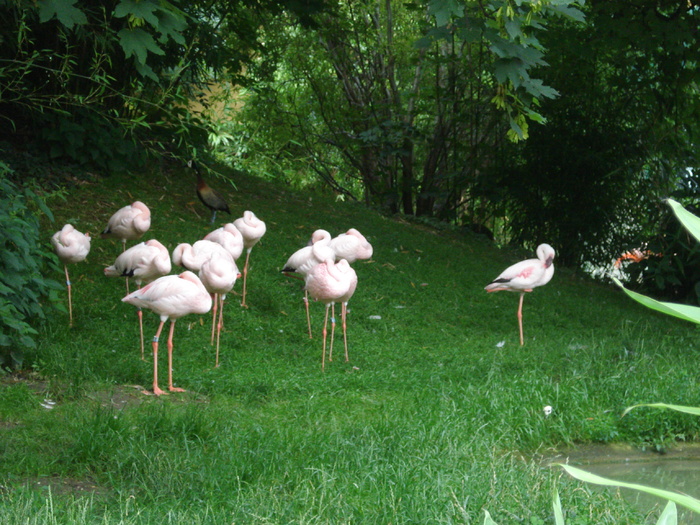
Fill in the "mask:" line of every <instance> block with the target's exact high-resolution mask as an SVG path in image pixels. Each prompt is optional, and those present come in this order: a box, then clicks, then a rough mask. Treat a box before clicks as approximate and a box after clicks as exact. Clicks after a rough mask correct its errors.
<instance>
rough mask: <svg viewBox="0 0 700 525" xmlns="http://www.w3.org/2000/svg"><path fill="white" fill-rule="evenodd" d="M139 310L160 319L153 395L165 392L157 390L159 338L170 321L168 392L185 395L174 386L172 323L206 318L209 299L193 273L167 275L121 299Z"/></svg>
mask: <svg viewBox="0 0 700 525" xmlns="http://www.w3.org/2000/svg"><path fill="white" fill-rule="evenodd" d="M122 301H124V302H125V303H129V304H133V305H134V306H137V307H139V308H148V309H149V310H152V311H154V312H155V313H156V314H158V315H159V316H160V325H159V326H158V331H157V332H156V335H155V336H154V337H153V393H154V394H155V395H157V396H159V395H161V394H164V393H165V392H164V391H163V390H161V389H160V388H158V338H159V337H160V333H161V331H162V330H163V325H164V324H165V321H167V320H168V319H170V333H169V335H168V390H170V391H171V392H184V390H183V389H182V388H176V387H174V386H173V333H174V331H175V321H177V320H178V319H179V318H180V317H183V316H185V315H187V314H205V313H207V312H208V311H209V310H211V304H212V300H211V295H209V292H207V289H206V288H205V287H204V285H203V284H202V281H200V279H199V277H197V276H196V275H195V274H194V273H192V272H190V271H186V272H183V273H181V274H180V275H166V276H165V277H161V278H159V279H156V280H155V281H153V282H152V283H150V284H147V285H146V286H144V287H143V288H139V289H138V290H136V291H134V292H133V293H130V294H129V295H127V296H126V297H124V298H123V299H122ZM144 393H147V392H144Z"/></svg>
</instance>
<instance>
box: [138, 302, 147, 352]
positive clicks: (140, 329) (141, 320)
mask: <svg viewBox="0 0 700 525" xmlns="http://www.w3.org/2000/svg"><path fill="white" fill-rule="evenodd" d="M136 315H137V317H138V318H139V333H140V334H141V361H145V360H146V359H145V358H144V355H143V312H142V311H141V308H137V309H136Z"/></svg>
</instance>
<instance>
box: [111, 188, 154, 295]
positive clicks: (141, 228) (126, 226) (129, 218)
mask: <svg viewBox="0 0 700 525" xmlns="http://www.w3.org/2000/svg"><path fill="white" fill-rule="evenodd" d="M150 227H151V210H149V209H148V206H146V205H145V204H144V203H143V202H141V201H135V202H134V203H132V204H130V205H128V206H124V207H123V208H121V209H120V210H118V211H117V212H116V213H114V215H112V216H111V217H110V219H109V221H108V222H107V227H106V228H105V229H104V231H103V232H102V235H101V236H102V238H103V239H105V238H108V237H116V238H117V239H121V241H122V252H125V251H126V241H134V240H136V239H140V238H141V237H142V236H143V234H144V233H146V232H147V231H148V229H149V228H150ZM126 293H129V278H128V277H127V279H126Z"/></svg>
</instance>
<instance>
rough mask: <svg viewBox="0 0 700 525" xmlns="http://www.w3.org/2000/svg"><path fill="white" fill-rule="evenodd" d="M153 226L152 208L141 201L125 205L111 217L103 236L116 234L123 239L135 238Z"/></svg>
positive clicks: (115, 235)
mask: <svg viewBox="0 0 700 525" xmlns="http://www.w3.org/2000/svg"><path fill="white" fill-rule="evenodd" d="M150 227H151V210H149V209H148V206H146V205H145V204H144V203H143V202H141V201H136V202H134V203H133V204H130V205H128V206H124V207H123V208H121V209H120V210H118V211H117V212H116V213H115V214H114V215H112V217H110V219H109V221H108V223H107V227H106V228H105V230H104V231H103V232H102V235H103V236H114V237H117V238H119V239H123V240H129V241H132V240H135V239H138V238H139V237H141V236H142V235H143V234H144V233H146V231H148V229H149V228H150Z"/></svg>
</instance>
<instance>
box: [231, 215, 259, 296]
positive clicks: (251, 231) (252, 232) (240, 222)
mask: <svg viewBox="0 0 700 525" xmlns="http://www.w3.org/2000/svg"><path fill="white" fill-rule="evenodd" d="M233 225H234V226H235V227H236V228H237V229H238V231H240V232H241V235H242V236H243V246H244V247H245V249H246V256H245V265H244V266H243V299H242V301H241V306H243V307H246V306H247V305H246V304H245V296H246V283H247V280H248V261H249V259H250V252H251V250H252V249H253V246H255V245H256V244H257V243H258V241H259V240H260V239H261V238H262V236H263V235H265V231H266V230H267V228H266V226H265V223H264V222H263V221H261V220H260V219H258V218H257V217H256V216H255V214H254V213H253V212H252V211H244V212H243V217H241V218H239V219H236V220H235V221H233Z"/></svg>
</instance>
